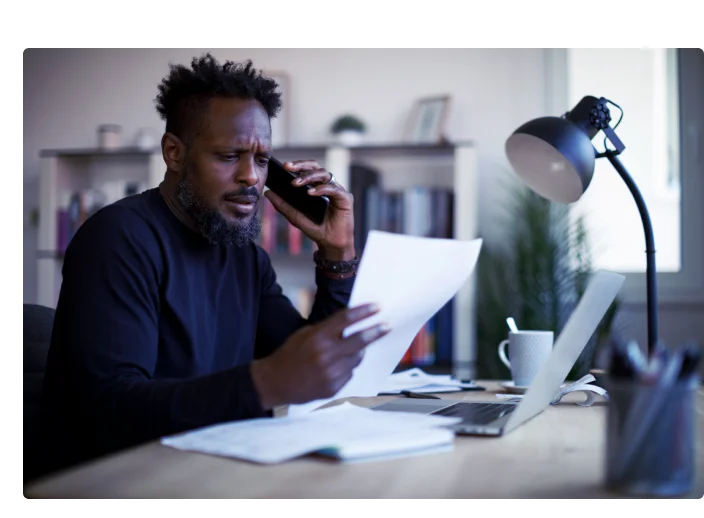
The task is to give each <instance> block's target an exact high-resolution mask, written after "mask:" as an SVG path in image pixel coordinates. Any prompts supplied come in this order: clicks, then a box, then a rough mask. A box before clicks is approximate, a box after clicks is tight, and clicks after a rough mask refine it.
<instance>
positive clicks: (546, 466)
mask: <svg viewBox="0 0 704 518" xmlns="http://www.w3.org/2000/svg"><path fill="white" fill-rule="evenodd" d="M478 383H479V384H480V385H484V386H486V387H487V389H488V390H487V391H486V392H458V393H449V394H441V395H440V396H441V397H443V398H447V399H454V400H463V401H497V399H496V397H495V395H494V394H495V393H496V392H498V391H499V388H498V384H497V383H494V382H483V381H480V382H478ZM583 397H584V396H583V394H580V393H577V394H568V395H567V396H566V397H564V398H563V399H562V401H561V402H560V403H559V404H558V405H553V406H550V407H548V408H547V409H546V410H545V411H544V412H543V413H542V414H539V415H538V416H536V417H535V418H533V419H531V420H530V421H528V422H526V423H524V424H523V425H521V426H520V427H518V428H516V429H515V430H513V431H512V432H511V433H509V434H507V435H504V436H503V437H496V438H495V437H471V436H457V437H456V439H455V446H454V449H453V450H452V451H450V452H445V453H436V454H431V455H422V456H417V457H407V458H400V459H395V460H384V461H373V462H360V463H350V464H343V463H340V462H338V461H333V460H328V459H324V458H319V457H310V456H309V457H303V458H300V459H296V460H294V461H290V462H285V463H282V464H278V465H274V466H262V465H258V464H253V463H248V462H243V461H238V460H235V459H228V458H222V457H216V456H211V455H204V454H198V453H191V452H184V451H179V450H175V449H172V448H169V447H166V446H163V445H161V444H160V443H159V442H157V441H154V442H151V443H148V444H145V445H142V446H139V447H136V448H132V449H130V450H126V451H124V452H122V453H118V454H115V455H111V456H109V457H105V458H103V459H100V460H97V461H94V462H91V463H89V464H86V465H83V466H80V467H77V468H74V469H71V470H68V471H66V472H63V473H60V474H57V475H54V476H50V477H47V478H45V479H42V480H40V481H37V482H35V483H33V484H31V485H28V486H25V488H24V494H25V496H26V497H28V498H624V497H627V496H628V495H624V494H621V493H611V492H609V491H607V490H606V489H605V488H604V486H603V479H604V469H603V466H604V444H605V435H604V432H605V429H606V422H605V421H606V403H604V402H602V400H601V398H599V399H598V400H597V402H596V403H595V404H594V405H593V406H591V407H581V406H578V405H576V404H575V402H576V401H581V400H582V399H583ZM393 399H394V396H381V397H373V398H355V399H352V400H350V401H352V402H353V403H354V404H357V405H361V406H373V405H377V404H379V403H381V402H384V401H391V400H393ZM337 403H338V402H335V403H332V404H337ZM282 413H285V411H283V412H277V414H278V415H280V414H282ZM696 413H697V414H696V419H697V449H696V455H697V459H696V464H697V479H696V481H695V485H694V491H692V493H691V494H689V495H683V496H685V497H690V498H692V497H693V498H701V497H702V496H703V495H704V388H702V387H699V388H698V394H697V401H696Z"/></svg>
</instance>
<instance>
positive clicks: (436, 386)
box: [380, 367, 475, 394]
mask: <svg viewBox="0 0 704 518" xmlns="http://www.w3.org/2000/svg"><path fill="white" fill-rule="evenodd" d="M472 386H475V384H474V383H462V382H461V381H460V380H458V379H455V378H453V377H452V376H451V375H450V374H427V373H426V372H424V371H423V370H421V369H419V368H417V367H414V368H411V369H407V370H405V371H401V372H396V373H394V374H392V375H391V376H389V377H388V379H387V380H386V383H384V386H383V388H382V389H381V391H380V393H383V394H398V393H400V392H401V391H402V390H412V391H413V392H417V393H419V394H423V393H432V392H438V393H440V392H458V391H460V390H462V388H469V387H472Z"/></svg>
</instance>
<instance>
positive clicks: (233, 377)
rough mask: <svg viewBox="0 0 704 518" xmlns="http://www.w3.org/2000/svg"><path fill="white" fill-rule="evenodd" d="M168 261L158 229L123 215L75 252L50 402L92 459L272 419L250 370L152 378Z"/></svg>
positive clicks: (100, 218) (97, 228)
mask: <svg viewBox="0 0 704 518" xmlns="http://www.w3.org/2000/svg"><path fill="white" fill-rule="evenodd" d="M161 253H162V251H161V248H160V244H159V243H158V241H157V239H156V238H155V235H154V231H153V229H150V227H149V226H148V224H147V223H146V222H145V221H144V220H143V219H142V218H141V217H140V216H138V215H137V214H135V213H134V212H132V211H131V210H129V209H126V208H122V207H108V208H106V209H103V211H101V213H99V214H97V215H95V216H93V217H92V218H90V219H89V220H88V221H87V222H86V223H85V224H84V225H83V226H82V227H81V229H80V230H79V232H78V233H77V235H76V236H75V237H74V239H73V240H72V242H71V245H70V247H69V250H68V251H67V254H66V258H65V262H64V269H63V284H62V287H61V293H60V297H59V303H58V307H57V311H56V316H55V327H54V335H53V337H52V349H51V351H50V355H49V359H48V365H47V377H46V382H45V391H44V396H45V404H46V406H47V408H48V411H49V412H50V414H51V415H53V417H54V419H55V421H56V420H61V421H63V422H64V423H70V426H74V428H73V429H72V431H71V432H67V433H74V434H78V437H77V438H74V442H79V440H80V441H82V442H81V444H80V448H81V449H83V450H84V454H87V455H89V456H92V455H96V454H101V453H104V452H108V451H112V450H115V449H119V448H122V447H126V446H131V445H134V444H137V443H141V442H144V441H148V440H153V439H156V438H158V437H160V436H163V435H167V434H172V433H177V432H180V431H183V430H186V429H192V428H196V427H200V426H206V425H210V424H213V423H217V422H222V421H228V420H236V419H241V418H250V417H260V416H263V415H266V414H265V412H264V411H263V409H262V408H261V406H260V404H259V401H258V398H257V395H256V391H255V389H254V385H253V382H252V379H251V376H250V370H249V365H238V366H235V367H231V368H227V369H224V370H220V371H215V372H213V373H210V374H207V375H203V376H198V377H191V378H188V379H154V373H155V369H156V367H157V358H158V348H159V333H160V329H159V314H160V311H162V310H163V309H164V308H160V290H161V289H162V288H161V284H162V277H163V275H165V272H164V271H163V260H162V255H161ZM62 414H63V415H62Z"/></svg>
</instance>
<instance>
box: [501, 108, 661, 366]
mask: <svg viewBox="0 0 704 518" xmlns="http://www.w3.org/2000/svg"><path fill="white" fill-rule="evenodd" d="M607 103H608V104H612V105H613V106H616V107H617V108H618V109H619V111H620V112H621V115H620V117H619V120H618V122H617V123H616V125H615V126H614V128H611V126H609V122H611V114H610V113H609V109H608V107H607ZM622 118H623V110H621V107H620V106H618V105H617V104H615V103H613V102H611V101H609V100H608V99H604V98H603V97H602V98H601V99H597V98H596V97H592V96H587V97H584V98H583V99H582V100H581V101H579V103H578V104H577V106H575V107H574V109H573V110H572V111H571V112H567V113H566V114H565V115H563V116H562V117H540V118H538V119H533V120H532V121H530V122H526V123H525V124H523V125H522V126H521V127H520V128H518V129H517V130H516V131H514V132H513V134H512V135H511V136H510V137H509V139H508V140H507V141H506V155H507V157H508V160H509V162H510V163H511V166H512V167H513V169H514V171H515V172H516V174H518V175H519V176H520V177H521V178H522V179H523V180H524V181H525V182H526V183H527V184H528V186H529V187H530V188H531V189H532V190H534V191H535V192H536V193H538V194H540V195H541V196H543V197H545V198H547V199H549V200H552V201H556V202H559V203H572V202H575V201H577V200H578V199H579V198H580V197H581V196H582V194H583V193H584V191H586V190H587V187H589V183H590V182H591V180H592V176H593V174H594V162H595V160H596V159H597V158H603V157H606V158H608V159H609V162H611V165H613V166H614V168H615V169H616V171H617V172H618V174H619V175H621V178H623V181H624V182H626V185H627V186H628V190H630V191H631V194H632V195H633V198H634V199H635V201H636V205H637V206H638V211H639V212H640V218H641V220H642V221H643V230H644V231H645V253H646V259H647V271H646V275H647V297H648V299H647V304H648V306H647V310H648V355H649V356H650V355H651V354H652V353H653V351H654V350H655V344H656V342H657V336H658V333H657V297H656V286H655V281H656V277H655V276H656V270H655V244H654V242H653V227H652V225H651V223H650V215H649V214H648V209H647V207H646V206H645V201H644V200H643V197H642V196H641V194H640V191H639V190H638V187H637V186H636V184H635V182H634V181H633V179H632V178H631V176H630V175H629V174H628V171H626V168H625V167H624V166H623V164H622V163H621V162H620V160H619V159H618V155H619V154H621V152H622V151H623V150H624V149H625V146H624V145H623V142H621V140H620V139H619V138H618V137H617V136H616V133H614V129H615V128H616V127H617V126H618V125H619V123H620V122H621V119H622ZM600 130H601V131H603V132H604V134H605V135H606V137H605V138H604V148H605V151H604V152H603V153H598V152H597V151H596V149H595V148H594V146H592V143H591V140H592V139H593V138H594V137H595V136H596V134H597V133H598V132H599V131H600ZM606 139H608V140H609V141H611V143H612V144H613V146H614V148H615V149H608V148H607V146H606Z"/></svg>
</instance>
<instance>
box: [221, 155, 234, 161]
mask: <svg viewBox="0 0 704 518" xmlns="http://www.w3.org/2000/svg"><path fill="white" fill-rule="evenodd" d="M220 159H221V160H224V161H225V162H232V161H233V160H236V159H237V155H220Z"/></svg>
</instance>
